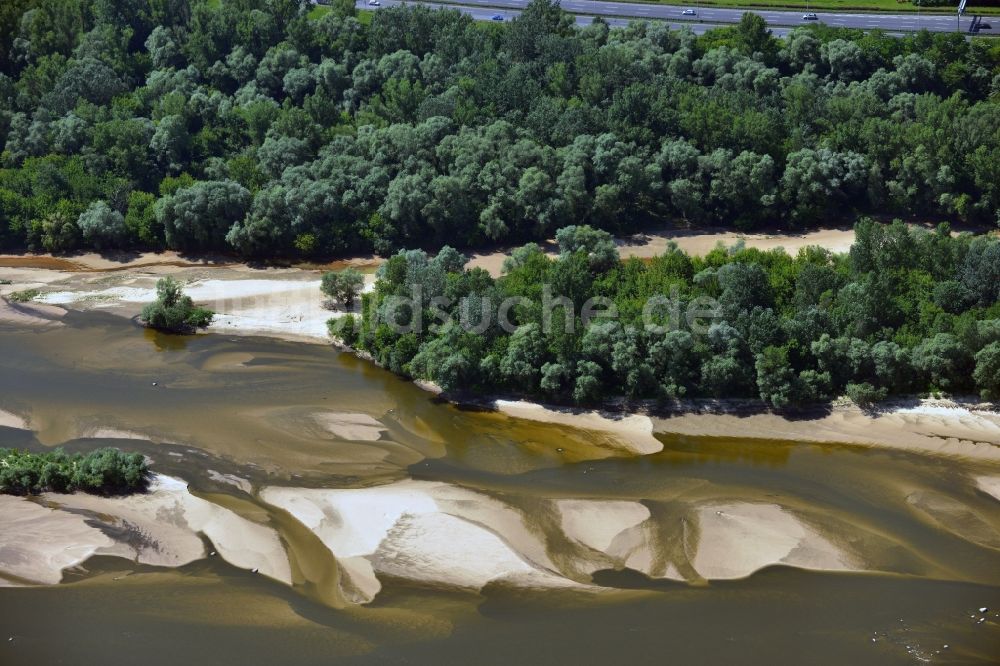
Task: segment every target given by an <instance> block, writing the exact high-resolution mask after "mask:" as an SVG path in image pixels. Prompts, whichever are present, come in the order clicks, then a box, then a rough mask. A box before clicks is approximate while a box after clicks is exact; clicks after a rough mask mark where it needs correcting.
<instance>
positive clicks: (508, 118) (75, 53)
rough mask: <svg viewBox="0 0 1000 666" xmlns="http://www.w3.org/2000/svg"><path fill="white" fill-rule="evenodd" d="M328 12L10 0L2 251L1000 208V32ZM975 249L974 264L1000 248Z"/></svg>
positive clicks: (395, 10) (481, 236)
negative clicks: (896, 32) (696, 27)
mask: <svg viewBox="0 0 1000 666" xmlns="http://www.w3.org/2000/svg"><path fill="white" fill-rule="evenodd" d="M313 9H314V7H313V5H311V4H310V3H308V2H305V1H304V0H223V1H222V2H219V1H218V0H192V1H190V2H189V1H186V0H183V1H182V0H131V1H129V2H120V3H119V2H110V1H108V0H11V1H10V2H5V3H3V9H2V10H0V72H2V73H0V249H28V250H34V251H49V252H69V251H73V250H76V249H80V248H98V249H101V250H110V249H116V248H126V247H128V248H149V249H160V248H164V247H166V248H173V249H177V250H181V251H188V252H205V251H225V252H233V253H236V254H239V255H242V256H246V257H261V256H275V255H280V256H288V257H313V256H328V255H332V254H339V253H347V252H357V251H372V250H374V251H377V252H380V253H384V254H391V253H392V252H394V251H396V250H398V249H401V248H404V247H406V248H409V247H417V246H420V247H425V248H427V249H436V248H438V247H440V246H442V245H444V244H451V245H454V246H457V247H467V246H475V245H481V244H486V243H493V242H498V241H503V242H511V243H522V242H525V241H529V240H538V239H546V238H550V237H551V236H552V234H553V233H554V232H555V230H556V229H560V228H564V227H569V226H583V225H587V226H590V227H592V228H595V229H601V230H605V231H610V232H618V231H622V230H626V229H638V228H642V227H644V226H647V225H651V224H663V223H670V222H678V223H681V224H712V225H721V226H735V227H738V228H740V229H751V228H754V227H758V226H761V225H772V226H773V225H785V226H793V227H804V226H809V225H815V224H820V223H823V222H826V221H830V220H839V219H842V218H843V217H844V216H845V215H846V216H850V215H854V214H855V213H858V212H861V213H867V212H878V213H892V214H897V215H901V216H906V215H916V214H919V215H921V216H924V217H928V216H931V217H934V216H936V217H938V218H940V219H951V220H963V221H971V222H978V223H988V224H992V223H995V222H996V221H997V214H998V209H1000V106H998V103H997V101H998V91H1000V67H998V65H1000V51H998V50H997V49H996V48H995V47H994V46H993V43H992V42H991V41H988V40H986V39H980V38H973V39H971V40H966V39H965V38H964V36H963V35H959V34H947V33H934V34H931V33H927V32H921V33H917V34H913V35H908V36H905V37H901V38H897V37H891V36H887V35H885V34H882V33H879V32H877V31H874V32H868V33H863V32H861V31H857V30H846V29H836V28H831V27H826V26H808V27H801V28H797V29H795V30H793V31H792V32H791V33H790V34H789V36H788V37H787V38H784V39H777V38H775V37H773V36H772V35H771V33H770V32H769V31H768V30H767V27H766V25H765V24H764V22H763V20H762V19H760V17H758V16H756V15H754V14H747V15H746V16H745V17H744V19H743V21H742V22H741V23H740V24H739V25H737V26H734V27H729V28H719V29H716V30H712V31H710V32H708V33H706V34H704V35H700V36H696V35H694V34H693V33H692V32H690V31H689V30H686V29H683V30H671V29H669V28H668V27H667V26H666V25H665V24H662V23H656V22H638V21H637V22H633V23H631V24H630V25H629V26H628V27H626V28H622V29H611V28H609V26H608V25H607V24H606V23H605V22H604V21H602V20H600V19H598V20H595V21H594V23H593V24H591V25H588V26H585V27H580V26H577V25H575V24H574V22H573V20H572V18H571V17H570V16H569V15H567V14H564V13H563V12H562V11H561V10H560V9H559V7H558V5H557V4H554V3H552V2H550V0H534V1H533V2H532V3H531V4H530V5H528V7H527V8H526V9H525V10H524V12H523V13H522V14H521V15H520V16H518V17H516V18H515V19H514V20H512V21H509V22H504V23H503V24H491V23H488V22H487V23H476V22H474V21H473V20H472V19H471V18H470V17H468V16H465V15H463V14H460V13H459V12H457V11H453V10H442V11H437V10H431V9H429V8H427V7H420V6H407V7H392V8H389V7H387V8H383V9H380V10H379V11H377V12H374V13H372V14H371V15H369V16H367V17H365V18H366V20H364V21H362V20H360V19H359V17H358V16H357V12H356V11H355V9H354V7H353V6H352V5H350V3H348V2H342V3H336V4H335V5H332V6H331V7H330V8H323V9H322V10H317V11H315V12H313ZM367 19H370V20H367ZM992 251H995V250H992ZM977 252H978V250H977ZM977 256H980V258H981V260H982V261H981V262H980V263H976V261H970V264H969V266H968V270H969V271H970V273H969V275H972V274H974V273H977V272H978V274H985V273H984V271H987V272H988V270H990V269H988V268H987V266H989V265H992V266H993V267H995V266H996V265H997V264H996V261H994V258H993V257H992V255H991V256H990V257H986V256H985V255H977ZM994 277H995V276H994ZM955 280H956V281H957V282H960V283H962V284H965V285H966V287H968V289H969V290H970V293H969V298H976V299H979V302H982V297H983V294H982V293H981V292H982V291H983V290H984V289H987V290H988V289H989V288H990V287H984V286H983V285H984V284H987V283H986V282H982V281H980V282H978V283H976V284H975V285H972V282H973V280H971V279H967V278H966V277H965V273H961V274H959V275H957V276H955ZM997 283H998V281H997V280H995V279H994V280H993V281H992V282H990V283H988V284H990V285H995V284H997ZM970 285H971V286H970ZM943 289H944V288H943ZM953 291H954V290H953V289H952V292H953ZM949 293H951V292H949ZM945 297H946V294H942V298H945Z"/></svg>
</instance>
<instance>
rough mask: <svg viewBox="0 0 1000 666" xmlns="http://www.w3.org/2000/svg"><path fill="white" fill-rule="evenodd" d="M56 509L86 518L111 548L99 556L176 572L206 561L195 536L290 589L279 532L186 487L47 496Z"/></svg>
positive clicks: (161, 483)
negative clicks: (107, 494) (114, 494)
mask: <svg viewBox="0 0 1000 666" xmlns="http://www.w3.org/2000/svg"><path fill="white" fill-rule="evenodd" d="M44 499H45V500H46V501H48V502H50V503H52V504H53V505H54V506H57V507H59V508H63V509H67V510H73V511H84V512H87V513H88V514H89V515H90V517H91V521H92V523H93V524H100V525H102V526H103V528H104V530H105V532H106V533H107V534H108V535H110V536H112V537H114V539H115V543H114V544H113V545H112V546H110V547H107V548H102V549H101V550H100V551H99V553H100V554H108V555H117V556H120V557H126V558H130V559H134V560H136V561H137V562H141V563H143V564H150V565H154V566H167V567H177V566H182V565H184V564H187V563H189V562H193V561H195V560H198V559H201V558H203V557H205V556H206V555H207V553H205V549H204V546H203V544H202V541H201V538H200V537H199V534H204V535H205V536H206V537H208V539H209V540H210V541H211V542H212V543H213V544H214V545H215V548H216V549H217V551H218V553H219V555H220V556H221V557H222V558H223V559H225V560H226V561H227V562H229V563H230V564H233V565H235V566H237V567H240V568H243V569H257V570H259V571H260V573H262V574H264V575H266V576H269V577H271V578H274V579H275V580H279V581H282V582H284V583H291V569H290V567H289V564H288V557H287V555H286V553H285V550H284V548H283V546H282V545H281V541H280V539H279V538H278V535H277V532H275V531H274V530H273V529H271V528H270V527H267V526H264V525H259V524H257V523H253V522H251V521H249V520H247V519H245V518H243V517H241V516H238V515H237V514H235V513H233V512H232V511H230V510H228V509H225V508H223V507H221V506H218V505H216V504H213V503H211V502H208V501H206V500H203V499H201V498H198V497H195V496H194V495H192V494H191V493H190V492H189V491H188V489H187V484H186V483H184V482H183V481H181V480H179V479H174V478H171V477H168V476H162V475H159V476H156V477H155V478H154V480H153V483H152V484H151V486H150V490H149V492H148V493H145V494H137V495H130V496H127V497H98V496H95V495H85V494H82V493H76V494H72V495H56V494H46V495H44Z"/></svg>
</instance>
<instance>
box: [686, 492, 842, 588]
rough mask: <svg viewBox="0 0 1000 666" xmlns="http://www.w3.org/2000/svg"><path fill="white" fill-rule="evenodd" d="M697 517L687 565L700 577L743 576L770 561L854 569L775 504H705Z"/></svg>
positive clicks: (726, 577) (817, 567)
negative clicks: (692, 553) (696, 535)
mask: <svg viewBox="0 0 1000 666" xmlns="http://www.w3.org/2000/svg"><path fill="white" fill-rule="evenodd" d="M697 516H698V528H699V530H700V533H701V535H700V537H699V539H698V545H697V551H696V554H695V556H694V558H693V559H692V565H693V566H694V568H695V570H696V571H697V572H698V573H699V574H700V575H701V576H702V577H703V578H705V579H709V580H721V579H731V578H745V577H746V576H749V575H750V574H752V573H754V572H755V571H758V570H760V569H762V568H764V567H766V566H771V565H774V564H786V565H789V566H794V567H799V568H802V569H814V570H823V571H848V570H856V569H857V567H856V566H855V565H853V564H852V563H851V561H850V558H849V557H848V556H847V555H846V554H845V553H843V552H841V551H840V549H838V548H837V547H836V546H834V545H833V544H832V543H830V542H829V541H828V540H827V539H825V538H824V537H823V536H821V535H820V534H819V533H817V532H815V531H814V530H812V529H811V528H809V527H808V526H806V525H804V524H803V523H802V522H800V521H799V520H798V519H797V518H795V516H793V515H792V514H790V513H789V512H788V511H786V510H785V509H783V508H782V507H780V506H777V505H775V504H750V503H744V502H734V503H729V504H717V505H707V506H702V507H699V509H698V512H697Z"/></svg>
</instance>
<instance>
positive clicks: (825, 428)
mask: <svg viewBox="0 0 1000 666" xmlns="http://www.w3.org/2000/svg"><path fill="white" fill-rule="evenodd" d="M163 274H171V275H175V276H176V277H177V278H178V279H181V280H187V287H186V291H187V293H189V294H190V295H191V296H192V297H193V298H194V300H195V302H197V303H199V304H204V305H207V306H208V307H210V308H212V309H214V310H215V311H216V312H217V313H218V314H217V316H216V320H215V321H214V322H213V324H212V325H211V326H210V327H209V329H208V333H218V334H221V335H240V336H262V337H274V338H278V339H283V340H288V341H292V342H296V343H309V344H331V343H332V344H336V341H335V340H332V339H331V338H330V336H329V333H328V331H327V325H326V322H327V321H328V320H329V319H330V318H333V317H336V316H341V315H343V314H344V313H343V312H338V311H336V310H334V309H331V308H330V307H329V306H328V304H327V302H326V301H325V299H324V297H323V295H322V294H321V293H320V291H319V274H318V272H317V271H314V270H305V269H258V268H253V267H249V266H212V267H206V268H190V267H186V268H180V267H177V266H160V267H158V268H155V269H142V270H136V271H116V272H114V273H100V272H97V273H68V272H65V271H54V270H52V269H46V268H33V269H24V268H18V269H11V268H7V269H3V268H0V278H5V279H7V280H9V281H10V282H11V284H10V285H4V286H3V287H0V297H2V296H7V295H9V294H10V293H12V292H14V291H17V290H22V289H29V288H38V289H40V290H42V293H41V294H40V295H39V296H38V297H37V298H36V299H35V300H34V301H32V302H29V303H11V302H9V301H8V300H7V299H5V298H0V323H3V322H6V323H9V324H14V325H19V326H27V327H38V328H46V327H52V326H60V325H62V324H63V322H62V321H61V319H62V315H63V314H64V313H65V311H66V310H67V309H76V310H83V311H91V310H96V311H103V312H108V313H110V314H114V315H118V316H121V317H127V318H133V317H135V316H136V315H137V314H138V312H139V310H140V309H141V307H142V305H143V304H144V303H146V302H149V301H151V300H153V298H155V285H156V280H157V279H159V277H161V276H162V275H163ZM373 284H374V275H373V274H370V273H369V274H368V275H366V285H365V289H371V288H372V286H373ZM338 347H339V348H340V349H342V350H344V351H348V352H350V353H353V354H355V355H356V356H358V357H359V358H361V359H363V360H367V361H369V362H374V359H372V357H371V356H370V355H369V354H365V353H364V352H362V351H359V350H355V349H348V348H346V347H344V346H343V345H338ZM415 383H416V385H417V386H419V387H420V388H422V389H424V390H426V391H429V392H431V393H433V394H437V395H438V396H439V397H440V398H441V399H443V400H448V401H449V402H452V403H453V404H455V405H457V406H459V407H466V408H470V407H471V408H475V409H487V410H491V411H496V412H501V413H506V414H507V415H508V416H510V417H513V418H521V419H528V420H535V421H544V422H548V423H553V424H561V425H567V426H573V427H577V428H581V429H584V430H597V431H600V432H609V433H612V434H613V435H614V436H615V437H616V438H617V439H618V441H619V444H620V448H621V449H622V450H623V451H626V452H631V453H633V454H638V455H643V454H645V453H650V452H655V451H656V450H659V448H662V444H658V443H657V442H656V441H655V439H654V436H656V435H658V436H661V437H663V436H712V437H743V438H748V439H774V438H777V439H788V440H796V441H808V442H817V443H841V444H853V445H862V446H883V447H887V448H894V449H903V450H908V451H913V452H918V453H929V454H940V455H957V456H966V457H969V458H973V459H981V460H1000V414H998V412H997V406H996V405H990V404H985V403H980V402H979V401H978V400H976V399H974V398H968V397H958V398H955V399H945V400H941V399H930V398H920V397H916V396H911V397H898V398H896V399H895V400H892V401H887V402H885V403H882V404H881V405H879V406H878V408H877V409H874V410H864V409H861V408H859V407H857V406H855V405H853V404H851V403H849V402H847V401H844V400H841V401H838V402H835V403H833V404H830V405H819V406H815V407H812V408H807V409H801V410H796V411H786V412H774V411H772V410H770V409H768V408H767V407H766V406H765V405H764V403H763V402H761V401H759V400H739V399H732V400H684V401H673V402H668V403H656V402H650V401H647V402H641V403H629V402H625V401H623V400H618V401H609V402H607V403H605V404H604V405H601V406H600V408H599V409H597V410H594V409H579V408H575V407H572V406H561V405H548V404H535V403H534V402H532V401H530V400H525V399H524V396H516V395H512V396H507V395H491V396H476V395H468V394H455V395H442V394H441V391H440V389H439V388H438V387H436V386H435V385H434V384H433V383H432V382H427V381H417V382H415Z"/></svg>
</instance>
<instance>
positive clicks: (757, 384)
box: [331, 219, 1000, 408]
mask: <svg viewBox="0 0 1000 666" xmlns="http://www.w3.org/2000/svg"><path fill="white" fill-rule="evenodd" d="M856 236H857V240H856V242H855V244H854V245H853V247H852V248H851V250H850V252H849V253H847V254H834V253H831V252H829V251H827V250H824V249H822V248H819V247H807V248H804V249H802V250H800V251H799V252H798V253H797V254H796V255H795V256H791V255H789V254H787V253H786V252H785V251H784V250H782V249H776V250H771V251H766V252H765V251H761V250H757V249H751V248H745V247H742V246H740V245H737V246H734V247H730V248H726V247H722V246H719V247H717V248H716V249H715V250H713V251H712V252H710V253H708V254H707V255H706V256H704V257H692V256H688V255H687V254H685V253H684V252H682V251H681V250H679V249H677V248H676V247H671V248H669V249H668V250H667V251H666V252H665V253H664V254H663V255H661V256H659V257H656V258H654V259H652V260H650V261H648V262H646V261H641V260H638V259H628V260H619V259H618V257H617V254H616V252H615V246H614V243H613V241H612V239H611V237H610V235H608V234H607V233H606V232H603V231H598V230H595V229H592V228H589V227H579V226H576V227H570V228H565V229H562V230H560V231H559V233H558V234H557V239H558V242H559V249H560V254H559V256H557V257H555V258H552V257H550V256H548V255H546V254H545V253H544V252H543V251H542V249H541V248H540V247H539V246H537V245H534V244H529V245H526V246H524V247H522V248H520V249H518V250H516V251H515V252H514V253H513V254H512V256H511V257H510V258H509V259H508V261H507V263H506V265H505V267H504V273H503V275H502V276H501V277H500V278H498V279H494V278H492V277H491V276H490V275H489V274H488V273H486V272H485V271H483V270H482V269H480V268H472V269H467V268H465V263H466V260H465V257H464V256H462V255H461V254H460V253H458V252H456V251H455V250H453V249H451V248H449V247H446V248H444V249H443V250H441V251H440V252H439V253H438V254H437V255H436V256H428V255H427V254H426V253H424V252H423V251H421V250H410V251H401V252H399V253H398V254H396V255H395V256H393V257H392V258H391V259H390V260H389V261H388V262H387V263H386V264H385V265H384V266H382V267H381V268H380V270H379V273H378V279H377V282H376V284H375V288H374V290H373V291H372V292H371V293H366V294H364V295H363V296H362V301H363V308H362V314H361V315H360V316H359V317H356V316H354V315H347V316H344V317H340V318H337V319H334V320H331V332H332V333H333V334H334V335H336V336H338V337H340V338H341V339H343V340H344V341H345V342H347V343H348V344H351V345H353V346H355V347H357V348H359V349H363V350H365V351H368V352H370V353H371V354H372V355H373V356H374V357H375V359H376V360H377V361H378V362H379V363H380V364H382V365H384V366H385V367H387V368H389V369H391V370H392V371H394V372H397V373H400V374H403V375H407V376H411V377H416V378H422V379H429V380H432V381H434V382H436V383H438V384H439V385H441V386H442V387H443V388H444V389H446V390H449V391H468V392H473V393H483V394H496V393H504V394H518V395H525V396H529V397H535V398H539V399H544V400H548V401H561V402H576V403H580V404H594V403H599V402H601V401H602V400H605V399H607V398H617V397H620V396H625V397H627V398H632V399H639V398H642V399H662V400H668V399H672V398H680V397H713V398H761V399H763V400H764V401H766V402H767V403H768V404H770V405H772V406H774V407H778V408H781V407H787V406H790V405H797V404H808V403H816V402H823V401H829V400H831V399H833V398H836V397H838V396H842V395H845V394H846V395H848V396H849V397H851V398H852V399H853V400H855V401H856V402H858V403H861V404H869V403H873V402H877V401H879V400H882V399H884V398H886V397H887V396H890V395H897V394H919V393H932V392H944V393H950V394H967V393H972V392H979V393H981V395H982V397H983V398H986V399H990V400H998V399H1000V239H998V238H995V237H992V236H972V235H969V234H960V235H955V234H952V233H951V230H950V228H949V227H948V225H946V224H945V225H941V226H940V227H939V228H937V229H936V230H934V231H927V230H924V229H922V228H913V227H910V226H908V225H906V224H903V223H902V222H899V221H897V222H895V223H893V224H892V225H883V224H878V223H876V222H873V221H871V220H868V219H865V220H861V221H859V222H858V223H857V225H856ZM546 290H549V291H550V292H551V299H550V303H552V304H555V305H554V306H553V307H547V306H546V305H545V302H546V293H545V291H546ZM415 295H416V296H415ZM663 297H668V299H669V300H668V301H667V302H664V303H663V307H660V308H654V309H652V310H650V309H649V306H648V304H649V303H651V302H653V303H655V302H656V299H658V298H663ZM407 299H409V300H407ZM556 299H559V301H558V302H557V301H556ZM562 299H565V300H562ZM597 299H601V300H600V301H598V300H597ZM588 300H591V305H593V303H595V302H600V303H601V304H602V305H601V307H600V308H599V309H598V310H599V311H600V312H603V313H610V312H612V311H613V312H614V313H615V315H616V316H613V317H601V316H597V317H594V316H593V314H594V312H595V310H594V309H593V308H591V310H590V314H591V317H590V321H586V319H587V316H586V315H587V313H588V309H587V307H586V306H587V301H588ZM505 302H506V303H508V304H511V303H512V304H513V305H512V306H511V305H504V303H505ZM407 303H408V304H407ZM401 304H402V305H401ZM442 313H443V314H444V315H447V316H446V317H445V316H441V315H442ZM692 313H693V314H692ZM504 320H507V321H509V322H510V323H511V324H512V326H511V327H507V328H505V327H504V326H501V325H498V323H497V322H500V321H504ZM483 321H488V322H490V324H489V325H486V326H479V325H478V324H479V323H481V322H483ZM650 325H652V326H653V327H652V328H651V327H650Z"/></svg>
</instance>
